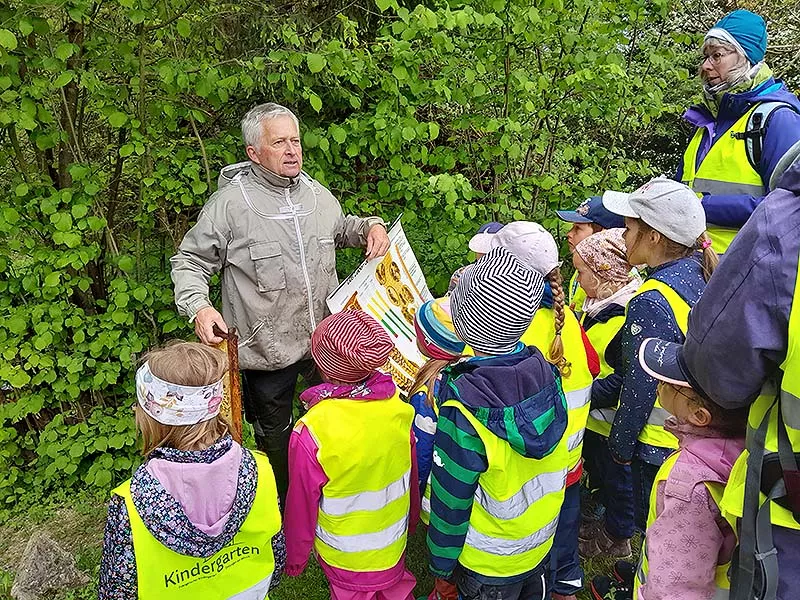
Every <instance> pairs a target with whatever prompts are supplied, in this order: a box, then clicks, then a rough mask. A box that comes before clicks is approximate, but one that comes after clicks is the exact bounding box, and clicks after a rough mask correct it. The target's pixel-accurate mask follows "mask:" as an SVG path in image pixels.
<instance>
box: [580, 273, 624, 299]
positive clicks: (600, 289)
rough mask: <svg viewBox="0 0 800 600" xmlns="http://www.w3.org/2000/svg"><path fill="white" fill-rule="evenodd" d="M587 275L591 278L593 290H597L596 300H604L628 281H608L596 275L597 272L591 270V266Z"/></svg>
mask: <svg viewBox="0 0 800 600" xmlns="http://www.w3.org/2000/svg"><path fill="white" fill-rule="evenodd" d="M589 275H590V276H591V278H592V284H593V285H594V288H595V290H597V293H596V295H595V298H597V299H598V300H605V299H606V298H610V297H611V296H613V295H614V294H616V293H617V292H618V291H620V290H621V289H622V288H624V287H625V286H626V285H628V284H629V283H630V281H628V282H622V281H620V282H616V283H615V282H613V281H609V280H608V279H601V278H600V277H598V275H597V273H595V272H594V271H592V269H591V267H590V268H589Z"/></svg>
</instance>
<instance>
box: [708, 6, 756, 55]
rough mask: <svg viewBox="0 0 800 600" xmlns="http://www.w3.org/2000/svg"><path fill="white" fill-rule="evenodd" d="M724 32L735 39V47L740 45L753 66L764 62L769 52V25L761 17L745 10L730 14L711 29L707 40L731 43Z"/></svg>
mask: <svg viewBox="0 0 800 600" xmlns="http://www.w3.org/2000/svg"><path fill="white" fill-rule="evenodd" d="M719 30H722V32H720V31H719ZM723 32H727V34H728V35H730V37H732V38H733V40H734V41H735V43H734V45H736V44H738V45H739V46H740V47H741V49H742V50H744V53H745V55H746V56H747V60H749V61H750V63H751V64H756V63H758V62H761V61H762V60H764V53H765V52H766V51H767V24H766V23H765V22H764V19H762V18H761V17H760V16H759V15H757V14H755V13H752V12H750V11H749V10H744V9H739V10H735V11H733V12H731V13H728V14H727V15H725V16H724V17H722V18H721V19H720V20H719V21H718V22H717V24H716V25H714V27H713V28H711V30H710V31H709V32H708V33H707V34H706V39H708V38H710V37H713V38H719V39H723V40H725V41H730V40H728V39H726V38H727V36H725V35H724V33H723ZM720 33H723V34H722V35H720Z"/></svg>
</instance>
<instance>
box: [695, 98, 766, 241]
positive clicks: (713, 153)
mask: <svg viewBox="0 0 800 600" xmlns="http://www.w3.org/2000/svg"><path fill="white" fill-rule="evenodd" d="M757 106H758V104H755V105H753V107H752V108H751V109H750V110H748V111H747V112H746V113H745V114H743V115H742V116H741V117H740V118H739V120H738V121H736V123H734V124H733V126H732V127H731V128H730V129H729V130H728V131H726V132H725V133H724V134H723V135H721V136H720V137H719V138H718V139H717V140H716V141H715V142H714V144H713V145H712V146H711V148H710V149H709V150H708V153H707V154H706V155H705V156H704V157H703V160H702V162H701V163H700V166H699V167H698V168H697V170H695V165H697V153H698V152H699V151H700V145H701V143H702V140H703V136H704V135H705V131H706V129H705V128H704V127H700V128H698V129H697V131H695V134H694V137H692V139H691V141H690V142H689V145H688V146H687V148H686V151H685V152H684V153H683V183H685V184H686V185H688V186H689V187H690V188H692V189H693V190H694V191H695V192H697V194H698V195H699V196H702V195H703V194H704V193H705V194H749V195H751V196H754V197H756V198H758V197H761V196H764V195H765V194H766V193H767V190H765V189H764V182H763V180H762V179H761V175H760V174H759V172H758V171H756V169H755V168H753V165H751V164H750V159H749V158H748V156H747V146H746V144H745V141H744V140H742V139H736V138H735V137H734V134H742V133H744V132H745V131H746V130H747V122H748V119H749V118H750V115H751V114H752V113H753V111H754V110H755V109H756V107H757ZM737 232H738V230H737V229H729V228H723V227H716V226H714V225H713V224H709V226H708V235H709V237H710V238H711V241H712V242H713V246H712V248H714V250H715V251H716V252H718V253H720V254H722V253H724V252H725V250H727V248H728V246H729V245H730V242H731V240H733V238H734V236H735V235H736V233H737Z"/></svg>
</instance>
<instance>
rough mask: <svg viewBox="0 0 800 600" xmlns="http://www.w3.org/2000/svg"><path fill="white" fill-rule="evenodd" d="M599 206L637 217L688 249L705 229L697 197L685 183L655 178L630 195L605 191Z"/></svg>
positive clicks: (703, 214)
mask: <svg viewBox="0 0 800 600" xmlns="http://www.w3.org/2000/svg"><path fill="white" fill-rule="evenodd" d="M603 206H605V207H606V208H607V209H608V210H610V211H611V212H613V213H617V214H618V215H622V216H623V217H630V218H632V219H641V220H642V221H644V222H645V223H647V224H648V225H649V226H650V227H652V228H653V229H655V230H656V231H658V232H659V233H660V234H661V235H663V236H665V237H667V238H668V239H670V240H672V241H673V242H677V243H679V244H681V245H683V246H687V247H689V248H692V247H694V245H695V244H696V243H697V238H699V237H700V235H702V233H703V232H704V231H705V230H706V213H705V211H704V210H703V205H702V203H701V202H700V198H698V197H697V194H695V193H694V192H693V191H692V190H691V189H690V188H689V187H688V186H686V185H684V184H682V183H680V182H678V181H674V180H672V179H668V178H666V177H656V178H654V179H651V180H650V181H648V182H647V183H645V184H644V185H643V186H642V187H640V188H639V189H638V190H636V191H635V192H633V193H631V194H624V193H621V192H605V193H604V194H603Z"/></svg>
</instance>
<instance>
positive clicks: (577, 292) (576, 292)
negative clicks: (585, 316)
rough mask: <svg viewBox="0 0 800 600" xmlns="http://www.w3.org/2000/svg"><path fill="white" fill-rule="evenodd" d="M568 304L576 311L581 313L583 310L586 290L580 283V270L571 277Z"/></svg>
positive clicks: (578, 313)
mask: <svg viewBox="0 0 800 600" xmlns="http://www.w3.org/2000/svg"><path fill="white" fill-rule="evenodd" d="M568 292H569V293H568V297H567V304H568V305H569V307H570V308H571V309H572V310H573V311H574V312H575V314H576V315H580V314H581V313H582V312H583V303H584V302H585V301H586V291H585V290H584V289H583V288H582V287H581V284H580V283H578V272H577V271H575V272H574V273H573V274H572V277H570V279H569V290H568Z"/></svg>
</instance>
